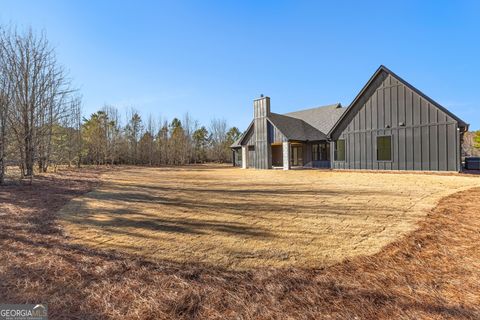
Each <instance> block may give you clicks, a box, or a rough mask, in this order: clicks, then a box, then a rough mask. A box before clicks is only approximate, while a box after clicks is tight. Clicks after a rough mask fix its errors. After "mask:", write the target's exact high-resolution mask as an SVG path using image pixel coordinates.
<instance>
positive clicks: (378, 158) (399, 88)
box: [231, 66, 468, 171]
mask: <svg viewBox="0 0 480 320" xmlns="http://www.w3.org/2000/svg"><path fill="white" fill-rule="evenodd" d="M253 111H254V112H253V120H252V122H251V123H250V125H249V126H248V128H247V130H246V131H245V132H244V133H243V134H242V136H241V137H240V138H239V139H238V140H237V141H236V142H235V143H234V144H233V145H232V146H231V147H232V150H233V153H234V160H235V161H234V164H236V165H241V166H242V168H257V169H271V168H283V169H285V170H288V169H290V168H292V167H304V168H334V169H364V170H422V171H460V169H461V155H460V152H461V143H462V139H463V134H464V133H465V132H466V131H467V130H468V124H467V123H465V122H464V121H462V120H461V119H460V118H458V117H457V116H455V115H454V114H453V113H451V112H450V111H448V110H447V109H446V108H444V107H443V106H441V105H440V104H438V103H437V102H435V101H434V100H432V99H431V98H429V97H427V96H426V95H425V94H423V93H422V92H420V91H419V90H418V89H416V88H415V87H413V86H412V85H410V84H409V83H408V82H406V81H405V80H403V79H402V78H400V77H399V76H397V75H396V74H395V73H393V72H392V71H390V70H389V69H388V68H386V67H384V66H380V67H379V68H378V70H377V71H376V72H375V73H374V74H373V76H372V77H371V78H370V80H369V81H368V82H367V84H366V85H365V86H364V87H363V88H362V90H361V91H360V93H358V95H357V96H356V98H355V99H354V100H353V102H352V103H351V104H350V105H349V106H348V107H347V108H343V107H342V106H341V104H340V103H337V104H332V105H327V106H322V107H318V108H313V109H307V110H300V111H296V112H291V113H287V114H277V113H273V112H271V111H270V98H269V97H264V96H261V97H260V98H259V99H256V100H254V102H253Z"/></svg>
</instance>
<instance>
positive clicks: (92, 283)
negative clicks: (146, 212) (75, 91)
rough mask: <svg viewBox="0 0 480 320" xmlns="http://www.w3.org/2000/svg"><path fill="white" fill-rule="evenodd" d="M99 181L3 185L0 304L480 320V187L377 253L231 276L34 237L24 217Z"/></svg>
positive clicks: (131, 313) (144, 313)
mask: <svg viewBox="0 0 480 320" xmlns="http://www.w3.org/2000/svg"><path fill="white" fill-rule="evenodd" d="M85 174H87V175H88V176H90V177H91V179H92V181H90V182H88V181H84V176H85ZM96 177H97V174H96V173H95V172H94V173H92V174H90V173H82V175H70V177H68V178H65V179H64V178H63V177H55V178H51V179H50V178H49V179H46V180H44V181H42V182H41V183H40V182H39V184H37V185H36V186H37V188H31V189H24V187H19V188H18V189H17V188H16V187H15V188H10V187H9V188H0V192H1V196H2V202H0V210H1V212H5V207H6V205H8V207H9V209H8V212H7V213H8V215H7V216H6V217H2V218H1V219H0V228H1V229H0V230H1V233H0V301H1V302H11V303H27V302H29V303H37V302H42V303H48V306H49V316H50V318H51V319H118V318H124V319H152V318H153V319H172V318H173V319H175V318H178V319H194V318H197V319H225V318H232V319H236V318H238V319H278V318H282V319H478V318H480V308H479V304H478V301H480V283H479V281H478V279H480V265H479V261H480V250H479V249H478V243H480V233H479V232H478V230H480V216H479V212H480V188H476V189H471V190H469V191H467V192H461V193H456V194H454V195H451V196H449V197H448V198H445V199H443V200H441V201H440V203H439V205H438V206H437V207H436V208H435V210H433V211H432V212H431V213H430V214H428V215H427V216H425V217H424V219H422V221H421V222H420V224H419V225H418V226H419V228H418V229H417V230H416V231H415V232H413V233H410V234H409V235H407V236H405V237H404V238H402V239H401V240H399V241H397V242H394V243H392V244H390V245H388V246H386V247H385V248H383V249H382V250H381V251H380V252H379V253H377V254H375V255H373V256H368V257H357V258H353V259H350V260H347V261H344V262H342V263H340V264H335V265H332V266H328V267H324V268H317V269H299V268H288V269H272V268H267V269H265V268H261V269H255V270H251V271H229V270H226V269H222V268H214V267H205V266H203V265H201V264H193V263H190V264H182V263H174V262H171V261H166V260H163V261H157V262H154V263H152V262H148V261H146V260H145V259H141V258H139V257H138V256H135V255H128V254H114V253H112V252H109V251H105V250H98V249H92V248H90V247H84V246H80V245H73V244H71V243H69V242H68V241H66V239H65V238H64V237H63V236H62V235H61V232H60V233H59V232H56V231H54V232H52V233H50V234H44V233H41V232H33V230H34V229H32V224H31V222H30V221H31V217H32V215H35V216H36V218H37V219H38V220H40V221H42V220H49V219H51V218H52V217H53V218H54V217H55V215H53V212H52V211H51V209H52V208H51V207H49V205H50V204H51V203H55V206H54V207H57V206H59V205H62V204H64V203H65V201H68V199H69V198H71V197H73V196H78V195H79V193H81V192H82V191H86V190H88V189H89V188H90V187H92V183H93V184H94V183H95V180H96ZM56 179H60V180H61V181H57V180H56ZM69 179H72V180H74V181H70V182H69V181H67V180H69ZM87 180H89V179H87ZM58 182H60V183H61V184H62V185H63V187H58V184H57V183H58ZM86 186H89V187H86ZM40 187H41V188H42V190H41V191H42V192H38V189H39V188H40ZM20 193H21V195H22V196H17V195H18V194H20ZM43 194H48V195H49V199H50V201H43V200H42V199H43V197H42V196H41V195H43ZM57 195H58V197H57ZM55 199H60V200H55ZM62 202H63V203H62ZM51 223H52V226H55V221H51ZM57 227H58V226H57ZM40 230H43V228H40ZM53 230H57V228H54V229H53Z"/></svg>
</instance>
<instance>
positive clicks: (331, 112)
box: [285, 103, 346, 134]
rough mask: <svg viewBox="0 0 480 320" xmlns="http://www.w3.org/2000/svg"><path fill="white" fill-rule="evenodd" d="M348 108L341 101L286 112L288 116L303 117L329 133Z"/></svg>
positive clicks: (318, 128) (310, 123)
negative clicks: (343, 106)
mask: <svg viewBox="0 0 480 320" xmlns="http://www.w3.org/2000/svg"><path fill="white" fill-rule="evenodd" d="M345 110H346V108H342V105H341V104H340V103H335V104H331V105H327V106H322V107H316V108H311V109H305V110H299V111H295V112H289V113H286V114H285V115H286V116H289V117H293V118H297V119H301V120H303V121H305V122H306V123H308V124H309V125H311V126H312V127H314V128H316V129H317V130H320V131H321V132H323V133H325V134H327V133H328V132H330V130H331V129H332V128H333V126H334V125H335V123H336V122H337V120H338V119H339V118H340V117H341V115H342V114H343V112H344V111H345Z"/></svg>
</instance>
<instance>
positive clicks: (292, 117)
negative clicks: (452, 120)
mask: <svg viewBox="0 0 480 320" xmlns="http://www.w3.org/2000/svg"><path fill="white" fill-rule="evenodd" d="M345 110H346V108H342V105H341V104H340V103H335V104H331V105H326V106H321V107H316V108H310V109H305V110H299V111H295V112H290V113H286V114H278V113H273V112H272V113H270V115H269V116H268V117H267V118H268V120H269V121H270V123H271V124H272V125H274V126H275V127H276V128H277V129H278V130H280V132H281V133H282V134H283V135H284V136H285V137H286V138H287V139H288V140H298V141H307V140H308V141H314V140H325V139H327V133H328V132H329V131H330V129H331V128H332V126H333V125H334V124H335V123H336V121H337V120H338V118H340V116H341V115H342V114H343V112H344V111H345ZM253 123H254V121H252V122H251V123H250V125H249V126H248V128H247V130H245V132H244V133H243V134H242V135H241V136H240V138H238V139H237V141H235V142H234V143H233V144H232V145H231V146H230V147H231V148H239V147H241V145H242V142H243V140H244V138H245V137H246V136H247V134H248V132H249V131H250V130H251V128H252V127H253Z"/></svg>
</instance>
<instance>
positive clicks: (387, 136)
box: [376, 134, 393, 162]
mask: <svg viewBox="0 0 480 320" xmlns="http://www.w3.org/2000/svg"><path fill="white" fill-rule="evenodd" d="M379 138H390V159H388V160H380V159H378V155H379V148H378V139H379ZM376 143H377V144H376V149H377V162H393V139H392V135H391V134H384V135H380V136H377V139H376Z"/></svg>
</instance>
